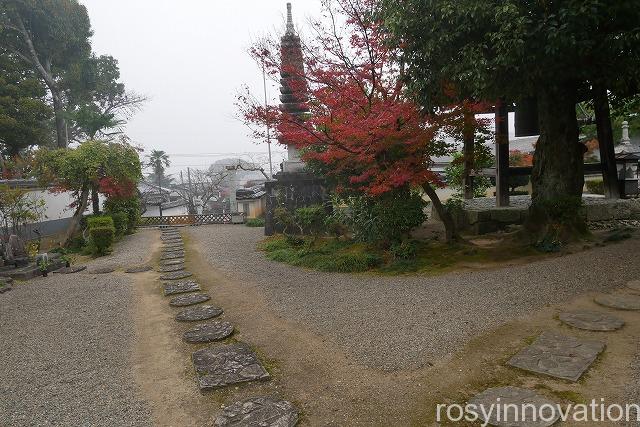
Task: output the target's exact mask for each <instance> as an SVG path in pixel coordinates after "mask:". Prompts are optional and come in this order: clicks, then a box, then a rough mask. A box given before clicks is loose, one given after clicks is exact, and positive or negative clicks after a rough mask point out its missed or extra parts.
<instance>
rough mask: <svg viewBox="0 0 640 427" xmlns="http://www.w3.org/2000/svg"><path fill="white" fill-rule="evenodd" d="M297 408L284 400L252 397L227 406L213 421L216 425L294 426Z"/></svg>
mask: <svg viewBox="0 0 640 427" xmlns="http://www.w3.org/2000/svg"><path fill="white" fill-rule="evenodd" d="M298 416H299V415H298V410H297V409H296V407H295V406H293V404H291V403H290V402H287V401H286V400H281V399H277V398H274V397H254V398H252V399H246V400H241V401H240V402H236V403H234V404H233V405H230V406H227V407H226V408H224V410H223V411H222V414H220V415H219V416H218V417H217V418H216V420H215V422H214V424H213V425H214V426H216V427H241V426H259V427H294V426H295V425H296V424H297V423H298Z"/></svg>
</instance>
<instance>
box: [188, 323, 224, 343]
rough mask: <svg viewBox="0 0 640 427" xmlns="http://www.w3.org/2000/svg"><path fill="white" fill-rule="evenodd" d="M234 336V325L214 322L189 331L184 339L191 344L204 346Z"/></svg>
mask: <svg viewBox="0 0 640 427" xmlns="http://www.w3.org/2000/svg"><path fill="white" fill-rule="evenodd" d="M231 334H233V325H232V324H231V323H229V322H222V321H215V320H214V321H212V322H209V323H205V324H202V325H198V326H196V327H195V328H193V329H189V330H188V331H187V332H185V333H184V334H183V335H182V339H183V340H185V341H186V342H188V343H190V344H202V343H208V342H214V341H220V340H223V339H225V338H227V337H229V336H231Z"/></svg>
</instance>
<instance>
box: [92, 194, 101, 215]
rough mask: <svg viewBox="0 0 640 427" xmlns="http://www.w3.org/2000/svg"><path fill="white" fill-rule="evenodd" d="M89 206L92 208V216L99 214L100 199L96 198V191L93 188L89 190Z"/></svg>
mask: <svg viewBox="0 0 640 427" xmlns="http://www.w3.org/2000/svg"><path fill="white" fill-rule="evenodd" d="M91 205H92V207H93V214H94V215H99V214H100V197H99V196H98V190H96V189H95V188H92V189H91Z"/></svg>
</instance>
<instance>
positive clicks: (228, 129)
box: [80, 0, 320, 172]
mask: <svg viewBox="0 0 640 427" xmlns="http://www.w3.org/2000/svg"><path fill="white" fill-rule="evenodd" d="M290 1H291V3H292V5H293V17H294V21H295V22H296V26H297V27H298V28H299V29H300V31H301V32H302V31H304V30H305V26H306V23H307V20H308V18H309V17H313V16H317V14H318V12H319V9H320V0H290ZM80 3H82V4H84V5H85V6H86V7H87V10H88V12H89V17H90V18H91V24H92V26H93V31H94V36H93V39H92V41H93V43H92V44H93V49H94V51H95V52H96V53H97V54H108V55H112V56H113V57H115V58H116V59H117V60H118V61H119V64H120V71H121V74H122V77H121V80H122V81H123V82H124V83H125V85H126V87H127V89H129V90H134V91H136V92H138V93H143V94H145V95H148V96H149V97H150V101H149V102H148V103H147V104H146V105H145V107H144V109H143V111H141V112H139V113H138V114H137V115H136V116H135V117H134V118H133V119H132V120H131V121H130V123H129V125H128V128H127V135H128V136H129V137H131V139H132V140H133V143H134V144H137V145H141V146H142V147H144V148H145V150H147V151H149V150H151V149H160V150H164V151H166V152H167V153H169V154H171V155H172V156H171V158H172V161H173V164H172V167H171V168H170V170H171V172H177V171H178V170H180V169H185V168H186V167H187V166H191V167H196V168H204V167H206V166H208V165H209V164H210V163H212V162H213V161H215V160H217V159H220V158H221V157H228V155H222V153H243V152H260V153H266V150H267V148H266V143H261V144H259V145H257V144H255V142H256V141H253V140H252V138H251V135H250V132H249V130H248V129H247V128H246V127H245V126H244V125H243V124H242V123H241V122H239V121H238V120H237V119H236V118H235V116H236V111H235V107H234V102H235V98H236V95H237V93H238V91H240V90H241V88H242V86H243V85H245V84H246V85H249V87H250V88H251V90H252V92H253V93H254V94H256V95H257V96H260V98H259V99H261V98H262V74H261V70H260V69H259V67H258V66H257V65H256V64H255V62H253V61H252V60H251V58H249V56H248V54H247V48H248V47H249V46H250V45H251V43H252V41H253V40H255V39H256V38H258V37H260V36H262V35H265V34H270V33H273V32H278V34H280V33H281V32H282V31H283V30H284V23H285V17H286V3H287V0H235V1H219V0H80ZM268 85H269V86H270V87H269V89H268V90H269V96H270V97H273V98H274V99H275V97H276V96H277V95H278V93H277V88H276V87H275V86H274V85H273V84H272V83H270V82H268ZM273 150H274V152H282V151H284V148H283V147H281V146H279V145H278V144H273ZM205 153H206V155H205ZM185 155H191V157H187V156H185ZM256 156H258V157H259V155H257V154H254V155H253V157H256ZM277 157H278V156H274V159H275V161H274V169H277V163H279V159H278V158H277Z"/></svg>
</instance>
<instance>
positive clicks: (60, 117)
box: [49, 86, 68, 148]
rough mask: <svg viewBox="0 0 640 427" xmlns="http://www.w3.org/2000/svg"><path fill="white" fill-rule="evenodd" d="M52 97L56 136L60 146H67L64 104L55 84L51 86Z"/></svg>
mask: <svg viewBox="0 0 640 427" xmlns="http://www.w3.org/2000/svg"><path fill="white" fill-rule="evenodd" d="M49 91H50V92H51V98H52V99H53V112H54V114H55V119H56V120H55V122H56V136H57V146H58V148H67V145H68V140H67V122H66V120H65V118H64V105H63V103H62V101H61V100H60V93H59V91H58V88H57V87H55V86H49Z"/></svg>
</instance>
